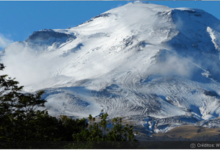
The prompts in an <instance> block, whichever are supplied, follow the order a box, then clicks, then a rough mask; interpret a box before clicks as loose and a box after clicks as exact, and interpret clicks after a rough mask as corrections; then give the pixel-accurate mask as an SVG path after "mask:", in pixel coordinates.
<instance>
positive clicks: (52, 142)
mask: <svg viewBox="0 0 220 150" xmlns="http://www.w3.org/2000/svg"><path fill="white" fill-rule="evenodd" d="M4 68H5V66H4V65H3V64H0V70H3V69H4ZM22 88H23V86H18V82H17V81H15V79H12V78H10V77H7V75H1V76H0V148H122V147H123V148H137V147H138V145H139V144H138V141H137V140H136V139H135V136H134V133H133V126H131V125H128V124H127V125H126V126H122V119H121V118H114V119H112V124H113V125H114V126H113V128H112V129H111V130H109V129H108V128H107V121H106V119H107V117H108V114H107V113H105V114H103V113H102V114H101V116H100V117H101V121H100V122H99V123H96V122H95V118H93V117H92V116H91V115H90V116H89V117H88V119H85V118H83V119H72V118H69V117H67V116H60V117H59V118H56V117H53V116H50V115H49V114H48V112H47V111H46V109H45V103H46V100H44V99H41V95H42V94H43V93H44V92H43V91H38V92H36V93H35V94H26V93H22V92H21V90H22ZM73 111H74V110H73ZM88 121H89V122H88Z"/></svg>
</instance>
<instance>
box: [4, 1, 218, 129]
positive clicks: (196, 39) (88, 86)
mask: <svg viewBox="0 0 220 150" xmlns="http://www.w3.org/2000/svg"><path fill="white" fill-rule="evenodd" d="M219 25H220V21H219V20H218V19H216V18H215V17H214V16H212V15H210V14H208V13H206V12H204V11H202V10H198V9H188V8H169V7H167V6H161V5H155V4H149V3H148V4H146V3H129V4H126V5H124V6H121V7H117V8H114V9H111V10H109V11H106V12H104V13H102V14H101V15H98V16H96V17H93V18H92V19H91V20H90V21H87V22H85V23H84V24H81V25H79V26H77V27H73V28H69V29H53V30H51V29H46V30H41V31H36V32H34V33H33V34H32V35H31V36H30V37H29V38H28V39H27V40H26V41H25V42H20V43H15V44H13V45H11V46H9V47H7V48H6V49H5V52H4V55H0V59H1V62H2V63H4V64H5V65H6V66H8V67H7V68H6V69H5V70H4V73H5V74H9V75H11V76H13V77H16V78H17V79H18V81H19V82H20V83H21V84H22V85H24V86H25V90H26V91H29V92H32V91H37V90H41V89H44V90H45V91H46V92H45V93H46V94H45V95H44V98H45V99H46V100H47V107H48V108H50V110H49V113H51V114H54V115H56V114H60V113H62V114H66V115H70V116H76V115H77V116H78V115H80V116H83V117H85V116H87V115H88V114H92V115H98V114H99V113H100V112H101V109H104V110H105V112H108V114H109V116H110V117H114V116H129V115H131V116H132V115H134V116H139V117H140V118H142V119H144V118H146V117H149V118H151V120H152V121H155V122H156V121H157V122H159V123H158V124H154V125H155V126H156V127H157V129H155V130H154V128H153V127H150V125H149V124H148V122H147V121H146V123H145V125H146V126H148V128H151V130H152V131H153V130H154V131H155V132H156V131H158V130H160V131H167V130H168V129H171V128H172V127H175V126H176V124H175V123H176V122H175V121H177V122H179V123H180V124H179V125H181V124H195V122H199V121H201V120H207V121H209V119H213V118H217V117H219V116H220V103H219V101H220V98H219V95H220V92H219V91H220V77H219V74H220V69H219V68H220V61H219V48H220V43H219V42H220V40H219V39H220V32H219V31H220V30H219ZM39 43H40V44H39ZM42 43H44V45H41V44H42ZM53 43H59V44H58V45H57V46H53V45H54V44H53ZM33 44H38V45H39V46H38V47H37V46H36V45H33ZM37 48H38V49H41V50H42V51H41V52H42V53H39V51H37V50H36V49H37ZM36 53H37V55H36ZM21 70H22V71H21ZM19 72H21V73H19ZM204 91H212V92H211V93H214V94H207V92H204ZM208 93H210V92H208ZM85 104H86V105H85ZM163 118H166V119H163ZM184 118H185V119H184ZM186 118H191V120H194V121H193V122H190V121H188V122H187V119H186ZM151 123H152V122H151ZM163 125H165V126H163ZM215 125H217V124H215ZM210 126H211V125H210Z"/></svg>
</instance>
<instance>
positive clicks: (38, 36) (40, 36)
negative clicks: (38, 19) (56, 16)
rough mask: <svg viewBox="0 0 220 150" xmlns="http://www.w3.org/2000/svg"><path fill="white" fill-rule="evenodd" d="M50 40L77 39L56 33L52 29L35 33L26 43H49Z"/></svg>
mask: <svg viewBox="0 0 220 150" xmlns="http://www.w3.org/2000/svg"><path fill="white" fill-rule="evenodd" d="M50 38H54V39H61V38H64V39H69V38H71V39H72V38H73V39H75V38H76V37H75V36H73V35H70V34H65V33H59V32H55V31H53V30H51V29H44V30H41V31H35V32H34V33H33V34H32V35H30V36H29V38H28V39H27V40H26V41H28V42H32V41H48V40H49V39H50Z"/></svg>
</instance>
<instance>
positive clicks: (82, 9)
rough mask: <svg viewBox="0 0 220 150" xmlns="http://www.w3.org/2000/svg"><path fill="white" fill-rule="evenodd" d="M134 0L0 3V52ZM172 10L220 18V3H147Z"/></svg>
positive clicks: (75, 24)
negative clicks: (185, 9)
mask: <svg viewBox="0 0 220 150" xmlns="http://www.w3.org/2000/svg"><path fill="white" fill-rule="evenodd" d="M129 2H131V1H34V2H33V1H14V2H13V1H0V50H1V49H2V48H4V47H6V46H7V45H8V44H10V43H12V42H14V41H23V40H26V39H27V38H28V36H29V35H31V34H32V33H33V32H34V31H38V30H42V29H64V28H68V27H74V26H77V25H78V24H81V23H83V22H85V21H87V20H89V19H90V18H92V17H94V16H97V15H99V14H101V13H103V12H105V11H108V10H110V9H112V8H115V7H119V6H122V5H125V4H127V3H129ZM146 2H149V3H154V4H160V5H165V6H168V7H171V8H176V7H189V8H199V9H203V10H205V11H206V12H208V13H210V14H212V15H214V16H215V17H216V18H218V19H220V9H219V8H220V1H146Z"/></svg>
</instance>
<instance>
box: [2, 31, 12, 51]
mask: <svg viewBox="0 0 220 150" xmlns="http://www.w3.org/2000/svg"><path fill="white" fill-rule="evenodd" d="M11 43H13V41H12V40H10V39H8V38H6V37H5V36H4V35H3V34H1V33H0V48H5V47H6V46H8V45H9V44H11Z"/></svg>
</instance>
